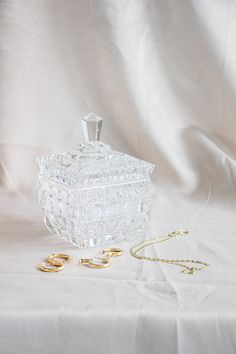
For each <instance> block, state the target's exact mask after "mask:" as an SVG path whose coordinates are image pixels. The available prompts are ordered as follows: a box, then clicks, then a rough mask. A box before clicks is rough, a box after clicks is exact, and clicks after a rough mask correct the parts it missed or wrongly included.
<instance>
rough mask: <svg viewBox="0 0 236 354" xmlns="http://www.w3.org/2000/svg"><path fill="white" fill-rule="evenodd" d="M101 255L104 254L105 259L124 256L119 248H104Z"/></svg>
mask: <svg viewBox="0 0 236 354" xmlns="http://www.w3.org/2000/svg"><path fill="white" fill-rule="evenodd" d="M103 253H104V254H105V256H106V257H108V258H110V257H119V256H122V254H124V251H123V250H122V249H121V248H106V249H105V250H103Z"/></svg>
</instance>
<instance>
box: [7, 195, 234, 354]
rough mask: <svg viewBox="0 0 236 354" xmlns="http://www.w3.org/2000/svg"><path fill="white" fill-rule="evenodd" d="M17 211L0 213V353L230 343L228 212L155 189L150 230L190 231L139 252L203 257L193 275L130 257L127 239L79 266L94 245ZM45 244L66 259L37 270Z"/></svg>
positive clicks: (135, 352) (211, 347)
mask: <svg viewBox="0 0 236 354" xmlns="http://www.w3.org/2000/svg"><path fill="white" fill-rule="evenodd" d="M21 212H22V214H20V215H19V214H18V215H10V214H8V215H3V216H2V220H1V239H0V241H1V257H0V262H1V263H0V284H1V291H0V304H1V305H0V353H1V354H25V353H27V354H28V353H30V354H41V353H47V354H63V353H67V354H75V353H83V354H90V353H94V352H96V353H112V354H120V353H122V354H126V353H127V354H139V353H140V354H141V353H142V354H143V353H149V354H151V353H158V354H166V353H170V354H172V353H181V354H189V353H192V354H199V352H200V353H201V354H209V353H214V354H223V353H227V354H233V353H235V346H236V336H235V333H236V278H235V272H236V258H235V251H236V245H235V227H236V221H235V215H234V213H233V212H231V211H229V210H227V211H226V210H224V209H222V208H215V209H213V208H210V207H205V208H203V209H201V208H199V206H198V205H194V204H189V203H184V202H183V201H182V202H181V203H179V202H178V200H168V199H166V198H164V197H162V196H161V195H159V196H158V198H156V201H155V204H154V209H153V213H152V219H151V223H150V231H149V235H150V236H152V237H153V236H157V235H162V234H164V233H166V232H168V231H171V230H173V229H176V228H180V227H182V228H184V229H187V230H189V231H190V232H191V234H190V235H189V236H188V237H187V236H186V237H183V238H178V239H173V240H170V241H168V242H166V243H163V244H160V245H157V247H150V249H147V250H146V254H151V255H155V254H156V255H159V256H161V257H163V258H180V259H181V258H191V259H199V260H203V261H207V262H209V263H210V268H209V269H206V270H203V271H201V272H199V273H196V274H194V275H186V274H183V273H181V272H180V268H178V267H175V266H171V265H166V264H158V263H151V262H143V261H140V260H137V259H135V258H132V257H131V255H130V254H129V248H130V245H129V244H121V245H119V246H121V247H122V248H123V249H125V254H124V255H123V256H122V257H120V258H115V259H113V262H112V266H111V267H110V268H107V269H103V270H97V269H90V268H88V267H82V266H78V261H79V259H80V258H81V257H84V256H93V255H99V254H100V252H101V249H86V250H79V249H77V248H76V247H74V246H71V245H70V244H68V243H66V242H64V241H61V240H58V239H57V238H56V237H54V236H52V235H49V233H48V231H47V230H46V229H45V227H44V226H43V223H42V221H41V219H40V218H35V217H30V213H29V214H24V213H23V211H21ZM53 252H63V253H68V254H70V255H72V256H73V257H74V262H73V263H72V264H67V265H66V266H65V270H64V271H62V272H60V273H55V274H54V273H52V274H47V273H43V272H40V271H39V270H37V268H36V265H37V263H40V262H42V261H44V260H45V258H46V257H47V256H48V255H49V254H51V253H53Z"/></svg>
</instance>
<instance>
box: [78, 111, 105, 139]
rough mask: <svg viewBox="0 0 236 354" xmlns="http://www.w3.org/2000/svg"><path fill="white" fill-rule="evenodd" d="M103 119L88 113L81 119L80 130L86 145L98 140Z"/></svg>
mask: <svg viewBox="0 0 236 354" xmlns="http://www.w3.org/2000/svg"><path fill="white" fill-rule="evenodd" d="M102 122H103V119H102V118H101V117H99V116H98V115H97V114H95V113H89V114H88V115H87V116H86V117H84V118H83V119H82V128H83V132H84V136H85V140H86V142H87V143H89V142H93V143H94V142H96V141H99V140H100V136H101V130H102Z"/></svg>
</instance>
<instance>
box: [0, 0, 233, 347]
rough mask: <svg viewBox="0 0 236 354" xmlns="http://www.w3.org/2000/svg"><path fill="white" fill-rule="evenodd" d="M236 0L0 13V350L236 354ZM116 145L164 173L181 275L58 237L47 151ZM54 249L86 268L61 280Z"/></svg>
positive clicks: (67, 4) (121, 0)
mask: <svg viewBox="0 0 236 354" xmlns="http://www.w3.org/2000/svg"><path fill="white" fill-rule="evenodd" d="M235 18H236V3H235V1H233V0H223V1H222V0H188V1H187V0H170V1H166V0H129V1H127V0H110V1H108V0H98V1H96V0H67V1H63V0H53V1H50V0H40V1H32V0H24V1H23V0H22V1H17V0H8V1H7V0H5V1H4V0H3V1H2V2H1V3H0V51H1V56H0V112H1V115H0V144H1V145H0V212H1V216H0V218H1V222H0V235H1V236H0V247H1V256H0V354H41V353H47V354H62V353H63V354H64V353H67V354H75V353H76V354H77V353H83V354H91V353H93V352H95V351H96V353H98V354H103V353H112V354H120V353H122V354H126V353H127V354H143V353H148V354H152V353H153V354H154V353H155V354H156V353H158V354H167V353H168V354H174V353H179V354H189V353H191V354H199V353H201V354H213V353H214V354H222V353H224V354H235V353H236V335H235V333H236V279H235V272H236V258H235V251H236V238H235V230H236V220H235V205H236V139H235V131H236V119H235V116H236V100H235V92H236V21H235ZM90 111H93V112H96V113H97V114H99V115H101V116H103V117H104V119H105V123H104V132H103V140H104V141H105V142H106V143H108V144H110V145H112V146H113V147H114V148H115V149H118V150H121V151H125V152H127V153H130V154H132V155H135V156H137V157H140V158H142V159H145V160H148V161H150V162H153V163H154V164H155V165H156V166H157V168H156V171H155V173H154V176H153V182H154V188H153V190H154V202H153V208H152V215H151V220H150V224H149V231H148V235H147V237H154V236H156V235H162V234H163V233H166V232H169V231H172V230H175V229H178V228H184V229H187V230H189V231H190V232H191V234H190V236H189V237H186V238H183V239H176V240H171V241H168V242H166V243H165V244H162V245H160V246H159V247H150V249H149V250H147V253H149V254H156V255H159V256H161V257H163V258H180V259H181V258H191V259H199V260H203V261H208V262H209V263H210V264H211V266H210V268H209V269H207V270H204V271H202V272H199V273H197V274H195V275H192V276H190V275H184V274H182V273H181V272H180V270H179V269H177V267H174V266H171V265H162V264H158V263H151V262H150V263H148V262H142V261H140V260H137V259H134V258H132V257H131V256H130V255H129V252H128V250H129V248H130V245H129V244H124V245H121V246H122V247H123V248H124V249H125V250H126V252H125V255H124V256H122V257H120V258H119V259H118V258H117V259H114V261H113V264H112V267H111V268H109V269H106V270H92V269H89V268H85V267H80V268H79V267H78V265H77V262H78V260H79V258H80V257H82V256H84V255H88V256H89V255H96V254H98V252H100V251H101V250H100V249H99V250H96V249H92V250H91V249H90V250H78V249H76V247H74V246H71V245H70V244H68V243H66V242H64V241H61V240H58V239H57V238H56V237H54V236H53V235H50V234H49V232H48V231H47V230H46V228H45V226H44V225H43V221H42V215H41V213H40V210H39V206H38V202H37V191H36V190H37V189H36V166H35V163H34V159H35V157H37V156H41V155H43V154H48V153H51V152H60V151H64V150H71V149H73V148H75V147H76V146H77V144H79V143H80V142H81V139H82V134H81V129H80V118H82V117H83V116H84V115H86V114H87V113H89V112H90ZM52 252H63V253H66V252H67V253H69V254H71V255H73V256H74V258H75V262H74V263H73V264H71V265H67V266H66V269H65V271H63V272H61V273H58V274H46V273H45V274H44V273H41V272H39V271H38V270H37V268H36V265H37V263H39V262H41V261H43V260H44V259H45V257H46V256H47V255H49V254H50V253H52Z"/></svg>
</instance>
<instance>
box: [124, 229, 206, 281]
mask: <svg viewBox="0 0 236 354" xmlns="http://www.w3.org/2000/svg"><path fill="white" fill-rule="evenodd" d="M188 234H189V232H188V231H183V230H177V231H173V232H170V233H168V234H167V235H166V236H164V237H161V238H154V239H152V240H144V241H142V242H140V243H138V244H137V245H135V246H133V247H132V248H131V249H130V254H131V255H132V256H133V257H135V258H138V259H142V260H145V261H153V262H161V263H168V264H174V265H177V266H179V267H183V268H184V269H183V273H185V274H194V273H195V272H196V271H198V270H202V269H205V268H207V267H209V265H210V264H209V263H206V262H202V261H198V260H193V259H164V258H158V257H146V256H141V255H138V254H137V253H138V252H139V251H141V250H142V249H144V248H145V247H146V246H149V245H152V244H155V243H161V242H164V241H167V240H170V239H172V238H175V237H179V236H185V235H188ZM184 263H192V264H201V265H202V267H191V266H187V265H186V264H184Z"/></svg>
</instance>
